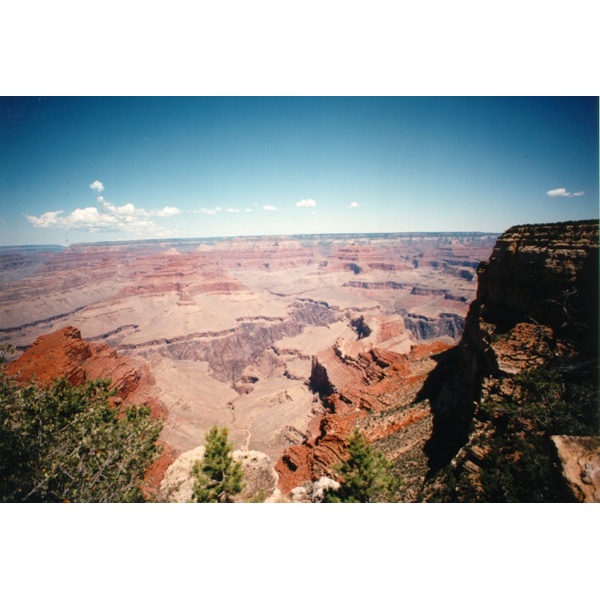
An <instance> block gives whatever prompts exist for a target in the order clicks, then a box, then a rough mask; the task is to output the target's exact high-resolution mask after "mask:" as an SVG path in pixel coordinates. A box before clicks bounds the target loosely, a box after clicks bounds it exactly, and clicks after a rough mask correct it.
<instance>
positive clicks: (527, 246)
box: [422, 221, 599, 501]
mask: <svg viewBox="0 0 600 600" xmlns="http://www.w3.org/2000/svg"><path fill="white" fill-rule="evenodd" d="M598 247H599V245H598V222H597V221H583V222H568V223H556V224H545V225H530V226H518V227H512V228H511V229H509V230H508V231H506V232H505V233H504V234H503V235H502V236H501V237H500V238H499V239H498V241H497V243H496V246H495V248H494V250H493V252H492V255H491V257H490V259H489V261H487V262H483V263H481V264H480V266H479V268H478V276H479V282H478V290H477V298H476V300H475V301H474V302H473V303H472V304H471V307H470V310H469V313H468V315H467V318H466V324H465V330H464V333H463V336H462V338H461V342H460V344H459V346H458V348H457V349H456V350H455V351H454V354H453V355H452V356H451V357H449V358H448V360H447V361H446V364H445V365H440V366H439V368H438V369H437V371H435V372H433V373H432V374H431V376H430V379H429V381H428V386H429V392H430V393H429V398H430V400H431V405H432V410H433V413H434V425H433V432H432V436H431V439H430V440H429V442H428V445H427V448H426V451H427V453H428V456H429V466H430V473H429V478H428V480H427V482H426V484H425V487H424V490H423V495H422V497H423V499H431V500H487V501H504V500H512V501H566V500H569V499H571V500H573V499H583V498H584V497H585V498H586V499H589V497H590V496H589V495H588V496H585V495H584V494H580V495H579V496H578V497H576V498H575V497H574V494H573V493H570V492H569V490H568V489H567V488H566V487H565V486H564V485H563V484H562V483H561V481H560V477H559V476H558V475H559V473H560V471H561V470H563V471H564V470H565V467H564V466H563V467H560V463H561V460H562V459H561V457H560V456H557V453H556V449H555V448H554V447H553V444H552V443H551V441H550V437H551V436H563V435H567V436H590V435H592V436H594V435H597V434H598ZM575 446H576V445H572V447H575ZM586 447H589V444H588V445H587V446H586ZM570 460H572V457H571V459H570ZM588 462H589V461H588Z"/></svg>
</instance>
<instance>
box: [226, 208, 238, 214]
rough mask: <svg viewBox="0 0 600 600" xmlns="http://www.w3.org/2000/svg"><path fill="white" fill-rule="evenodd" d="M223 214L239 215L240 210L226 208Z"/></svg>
mask: <svg viewBox="0 0 600 600" xmlns="http://www.w3.org/2000/svg"><path fill="white" fill-rule="evenodd" d="M225 212H227V213H239V212H240V209H239V208H226V209H225Z"/></svg>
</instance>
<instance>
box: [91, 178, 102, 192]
mask: <svg viewBox="0 0 600 600" xmlns="http://www.w3.org/2000/svg"><path fill="white" fill-rule="evenodd" d="M90 187H91V188H92V189H93V190H94V191H95V192H96V193H98V194H101V193H102V192H103V191H104V185H103V184H102V182H101V181H98V180H97V179H96V181H94V182H93V183H90Z"/></svg>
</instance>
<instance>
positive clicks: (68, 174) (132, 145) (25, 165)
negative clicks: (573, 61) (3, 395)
mask: <svg viewBox="0 0 600 600" xmlns="http://www.w3.org/2000/svg"><path fill="white" fill-rule="evenodd" d="M598 213H599V210H598V99H597V98H596V97H592V98H589V97H588V98H578V97H566V98H564V97H541V98H533V97H516V98H513V97H500V98H495V97H483V98H477V97H465V98H458V97H430V98H417V97H409V98H404V97H399V98H395V97H381V98H369V97H359V98H348V97H325V98H312V97H301V98H293V97H284V98H276V97H267V98H237V97H235V98H192V97H184V98H169V97H167V98H143V97H142V98H139V97H135V98H129V97H124V98H119V97H82V98H79V97H50V98H38V97H27V98H16V97H5V98H2V99H0V244H3V245H5V244H32V243H39V244H42V243H43V244H45V243H58V244H64V243H65V241H66V239H67V232H68V240H69V242H70V243H73V242H86V241H103V240H120V239H143V238H160V237H207V236H208V237H212V236H228V235H263V234H294V233H338V232H340V233H345V232H391V231H492V232H500V231H503V230H504V229H506V228H507V227H510V226H511V225H516V224H522V223H542V222H553V221H562V220H575V219H588V218H598Z"/></svg>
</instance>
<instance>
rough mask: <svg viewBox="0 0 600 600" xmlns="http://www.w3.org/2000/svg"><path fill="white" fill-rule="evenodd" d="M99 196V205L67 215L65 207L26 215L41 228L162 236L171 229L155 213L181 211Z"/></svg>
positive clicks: (168, 213) (169, 215) (163, 214)
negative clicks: (156, 219) (119, 203)
mask: <svg viewBox="0 0 600 600" xmlns="http://www.w3.org/2000/svg"><path fill="white" fill-rule="evenodd" d="M97 200H98V204H99V205H100V207H99V208H97V207H95V206H86V207H85V208H76V209H75V210H73V211H72V212H71V213H70V214H68V215H65V214H64V211H62V210H56V211H49V212H45V213H43V214H42V215H40V216H39V217H36V216H34V215H25V218H26V219H27V220H28V221H29V222H30V223H31V224H32V225H33V226H34V227H40V228H55V229H86V230H88V231H90V232H92V233H94V232H98V231H126V232H129V233H134V234H139V235H148V234H152V235H157V236H162V235H165V234H166V233H167V230H165V229H162V228H160V227H158V226H157V225H156V223H154V221H152V219H151V217H173V216H175V215H178V214H179V213H180V212H181V211H180V210H179V209H178V208H175V207H173V206H165V207H164V208H161V209H154V210H150V211H148V210H145V209H143V208H136V207H135V206H134V205H133V204H132V203H131V202H128V203H127V204H123V205H122V206H115V205H114V204H111V203H110V202H108V201H107V200H105V199H104V198H103V197H102V196H98V199H97Z"/></svg>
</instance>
